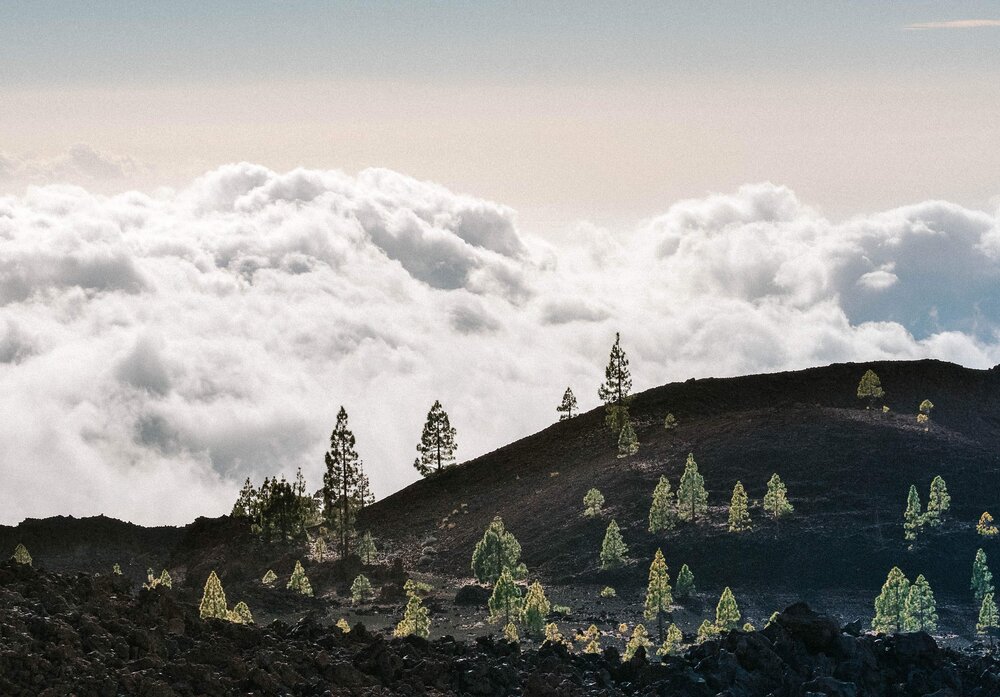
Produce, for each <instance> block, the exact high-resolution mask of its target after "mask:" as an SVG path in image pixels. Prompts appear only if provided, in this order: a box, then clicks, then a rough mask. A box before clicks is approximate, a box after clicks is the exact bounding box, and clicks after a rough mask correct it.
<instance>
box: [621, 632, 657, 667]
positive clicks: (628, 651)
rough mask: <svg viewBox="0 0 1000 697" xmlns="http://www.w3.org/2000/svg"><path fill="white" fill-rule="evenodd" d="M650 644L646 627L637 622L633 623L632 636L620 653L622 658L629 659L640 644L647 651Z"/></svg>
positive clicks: (651, 643)
mask: <svg viewBox="0 0 1000 697" xmlns="http://www.w3.org/2000/svg"><path fill="white" fill-rule="evenodd" d="M652 645H653V642H652V641H650V640H649V633H648V632H647V631H646V628H645V627H644V626H643V625H641V624H637V625H635V629H633V630H632V637H631V638H630V639H629V640H628V643H627V644H625V653H623V654H622V660H624V661H630V660H632V657H633V656H635V652H636V651H638V650H639V647H640V646H641V647H643V648H644V649H646V650H647V651H648V650H649V648H650V647H651V646H652Z"/></svg>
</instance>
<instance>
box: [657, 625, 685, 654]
mask: <svg viewBox="0 0 1000 697" xmlns="http://www.w3.org/2000/svg"><path fill="white" fill-rule="evenodd" d="M683 643H684V634H682V633H681V630H680V627H678V626H677V625H676V624H673V623H672V622H671V624H670V626H669V627H667V635H666V638H664V640H663V643H662V645H661V646H660V648H658V649H657V650H656V654H657V655H658V656H676V655H677V654H679V653H680V652H681V645H682V644H683Z"/></svg>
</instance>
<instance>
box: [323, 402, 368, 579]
mask: <svg viewBox="0 0 1000 697" xmlns="http://www.w3.org/2000/svg"><path fill="white" fill-rule="evenodd" d="M355 445H356V441H355V439H354V433H352V432H351V430H350V429H349V428H348V426H347V411H346V410H345V409H344V407H341V408H340V411H339V412H337V424H336V425H335V426H334V427H333V432H332V433H330V449H329V450H328V451H327V453H326V456H325V460H326V474H325V475H324V476H323V514H324V517H325V518H326V521H327V523H328V524H329V525H330V527H331V528H332V529H333V530H334V531H336V534H337V536H338V537H339V538H340V556H341V558H342V559H343V558H346V557H347V555H348V553H349V552H350V540H351V535H352V533H353V530H354V517H355V508H356V506H357V499H358V496H357V494H358V484H359V483H360V475H361V458H359V457H358V451H357V450H356V449H355Z"/></svg>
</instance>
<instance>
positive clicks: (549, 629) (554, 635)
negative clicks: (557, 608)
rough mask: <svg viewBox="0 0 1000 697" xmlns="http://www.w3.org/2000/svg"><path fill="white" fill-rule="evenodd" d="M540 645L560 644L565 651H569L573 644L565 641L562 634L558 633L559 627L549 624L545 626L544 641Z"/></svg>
mask: <svg viewBox="0 0 1000 697" xmlns="http://www.w3.org/2000/svg"><path fill="white" fill-rule="evenodd" d="M542 643H543V644H552V645H556V644H562V645H563V646H565V647H566V648H567V649H570V650H572V649H573V644H571V643H570V642H568V641H566V638H565V637H563V635H562V632H560V631H559V625H558V624H556V623H555V622H549V623H548V624H547V625H545V641H543V642H542Z"/></svg>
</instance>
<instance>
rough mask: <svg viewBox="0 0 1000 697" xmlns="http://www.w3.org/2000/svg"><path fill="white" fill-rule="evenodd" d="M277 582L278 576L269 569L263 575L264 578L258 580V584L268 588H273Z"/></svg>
mask: <svg viewBox="0 0 1000 697" xmlns="http://www.w3.org/2000/svg"><path fill="white" fill-rule="evenodd" d="M277 580H278V574H276V573H274V571H272V570H271V569H268V570H267V573H265V574H264V577H263V578H262V579H261V580H260V582H261V583H263V584H264V585H265V586H267V587H269V588H270V587H272V586H274V583H275V581H277Z"/></svg>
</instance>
